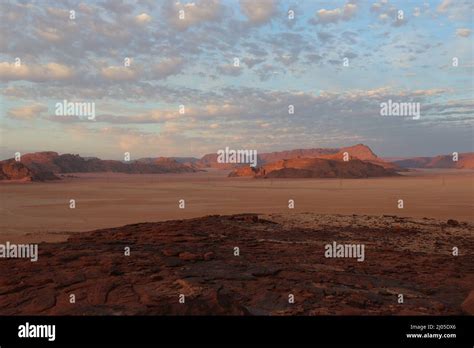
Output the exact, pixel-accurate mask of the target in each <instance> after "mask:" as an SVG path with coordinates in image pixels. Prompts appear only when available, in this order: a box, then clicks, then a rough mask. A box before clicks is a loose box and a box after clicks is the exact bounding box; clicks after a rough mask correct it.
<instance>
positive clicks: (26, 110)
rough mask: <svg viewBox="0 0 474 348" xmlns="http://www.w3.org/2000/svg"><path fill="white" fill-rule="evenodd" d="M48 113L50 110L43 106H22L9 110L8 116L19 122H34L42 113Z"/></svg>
mask: <svg viewBox="0 0 474 348" xmlns="http://www.w3.org/2000/svg"><path fill="white" fill-rule="evenodd" d="M46 111H48V108H47V107H46V106H44V105H41V104H33V105H28V106H20V107H17V108H12V109H10V110H8V113H7V114H8V116H9V117H11V118H15V119H19V120H32V119H34V118H37V117H38V116H40V114H41V113H43V112H46Z"/></svg>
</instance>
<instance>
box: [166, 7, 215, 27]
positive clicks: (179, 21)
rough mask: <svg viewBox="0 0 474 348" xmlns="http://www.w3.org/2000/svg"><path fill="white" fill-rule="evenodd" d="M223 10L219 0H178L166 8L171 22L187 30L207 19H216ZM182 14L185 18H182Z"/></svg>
mask: <svg viewBox="0 0 474 348" xmlns="http://www.w3.org/2000/svg"><path fill="white" fill-rule="evenodd" d="M221 10H222V8H221V5H220V3H219V1H218V0H200V1H196V2H190V3H181V2H179V1H177V2H175V3H173V5H172V6H170V7H167V8H166V9H165V11H166V12H167V17H168V19H169V20H170V22H171V24H172V25H173V26H174V27H176V28H178V29H179V30H185V29H187V28H189V27H190V26H193V25H198V24H200V23H203V22H206V21H212V20H216V19H218V18H219V15H221ZM180 11H182V12H180ZM180 14H182V16H183V18H180Z"/></svg>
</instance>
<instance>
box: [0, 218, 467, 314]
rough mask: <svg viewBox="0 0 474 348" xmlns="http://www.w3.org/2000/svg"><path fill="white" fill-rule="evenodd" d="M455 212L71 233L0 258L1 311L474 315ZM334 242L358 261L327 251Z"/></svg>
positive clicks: (210, 221) (463, 228) (186, 223)
mask: <svg viewBox="0 0 474 348" xmlns="http://www.w3.org/2000/svg"><path fill="white" fill-rule="evenodd" d="M452 221H453V220H451V221H450V223H447V222H446V221H440V220H434V219H412V218H401V217H396V216H362V215H349V216H344V215H318V214H313V213H298V214H272V215H258V214H244V215H233V216H218V215H215V216H206V217H202V218H196V219H189V220H174V221H164V222H154V223H139V224H133V225H126V226H122V227H119V228H110V229H102V230H96V231H91V232H85V233H79V234H77V235H75V236H73V237H70V238H69V240H68V241H66V242H61V243H41V244H40V245H39V259H38V261H37V262H30V260H29V259H0V314H1V315H360V314H367V315H384V314H385V315H426V314H431V315H436V314H438V315H449V314H472V313H473V310H472V290H473V287H474V234H473V225H472V224H468V223H463V222H457V221H455V223H453V222H452ZM333 242H336V243H340V244H364V246H365V260H364V261H363V262H358V261H357V260H356V259H355V258H352V259H351V258H326V257H325V255H324V251H325V245H326V244H331V243H333ZM126 247H129V248H130V256H125V254H124V251H125V248H126ZM236 247H237V248H238V251H239V256H235V250H236V249H235V248H236ZM453 247H457V248H458V249H459V256H453V255H452V249H453ZM72 294H74V296H75V303H70V295H72ZM181 294H182V295H184V299H185V303H184V304H183V303H180V301H179V300H180V295H181ZM290 294H291V295H293V296H294V303H289V301H288V299H289V295H290ZM399 294H403V296H404V303H403V304H399V303H398V301H397V299H398V295H399ZM469 294H470V295H469ZM469 296H470V297H469ZM468 297H469V298H468Z"/></svg>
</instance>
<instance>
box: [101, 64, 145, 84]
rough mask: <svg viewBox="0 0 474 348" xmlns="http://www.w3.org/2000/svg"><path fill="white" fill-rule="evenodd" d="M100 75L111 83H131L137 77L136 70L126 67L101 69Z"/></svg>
mask: <svg viewBox="0 0 474 348" xmlns="http://www.w3.org/2000/svg"><path fill="white" fill-rule="evenodd" d="M101 74H102V76H103V77H105V78H106V79H108V80H112V81H132V80H135V79H136V78H137V77H138V73H137V71H136V70H134V69H132V68H130V67H126V66H109V67H105V68H102V70H101Z"/></svg>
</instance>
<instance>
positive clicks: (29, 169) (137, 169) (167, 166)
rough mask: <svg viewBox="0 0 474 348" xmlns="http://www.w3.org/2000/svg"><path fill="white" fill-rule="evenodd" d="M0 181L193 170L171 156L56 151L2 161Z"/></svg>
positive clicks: (186, 171)
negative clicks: (126, 157) (119, 157)
mask: <svg viewBox="0 0 474 348" xmlns="http://www.w3.org/2000/svg"><path fill="white" fill-rule="evenodd" d="M1 163H2V172H1V173H0V180H24V181H38V180H53V179H58V177H57V176H56V175H54V174H55V173H56V174H57V173H95V172H117V173H128V174H161V173H189V172H195V171H197V170H196V169H194V168H192V167H190V166H187V165H185V164H182V163H179V162H177V161H175V160H173V159H170V158H158V159H150V160H148V159H144V160H137V161H132V162H130V163H124V162H120V161H112V160H101V159H99V158H83V157H81V156H79V155H72V154H63V155H59V154H58V153H57V152H51V151H48V152H36V153H31V154H25V155H23V156H22V157H21V161H20V162H16V161H15V160H14V159H9V160H5V161H2V162H1Z"/></svg>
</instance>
